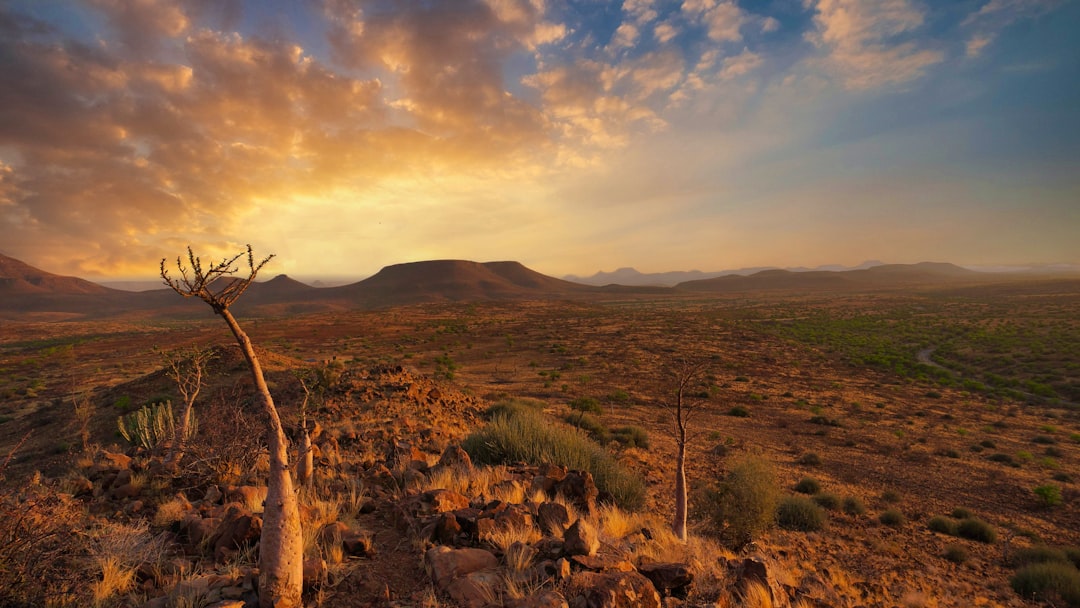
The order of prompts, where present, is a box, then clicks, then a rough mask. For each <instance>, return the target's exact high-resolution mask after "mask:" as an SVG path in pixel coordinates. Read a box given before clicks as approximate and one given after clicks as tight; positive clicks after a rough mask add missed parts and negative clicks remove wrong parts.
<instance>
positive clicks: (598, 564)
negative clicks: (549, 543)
mask: <svg viewBox="0 0 1080 608" xmlns="http://www.w3.org/2000/svg"><path fill="white" fill-rule="evenodd" d="M570 561H571V562H573V563H575V564H577V565H578V566H581V568H582V569H584V570H591V571H593V572H630V571H631V570H633V569H634V564H631V563H630V562H628V561H626V560H625V559H622V558H620V557H616V556H614V555H575V556H573V557H571V558H570Z"/></svg>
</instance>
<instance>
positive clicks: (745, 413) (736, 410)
mask: <svg viewBox="0 0 1080 608" xmlns="http://www.w3.org/2000/svg"><path fill="white" fill-rule="evenodd" d="M728 416H734V417H736V418H749V417H750V410H748V409H747V408H746V407H744V406H741V405H736V406H735V407H733V408H731V409H730V410H728Z"/></svg>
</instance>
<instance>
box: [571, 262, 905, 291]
mask: <svg viewBox="0 0 1080 608" xmlns="http://www.w3.org/2000/svg"><path fill="white" fill-rule="evenodd" d="M883 264H884V263H883V262H879V261H877V260H867V261H865V262H863V263H862V264H859V265H858V266H842V265H839V264H829V265H826V266H818V267H817V268H806V267H805V266H797V267H794V268H784V269H782V270H787V271H790V272H814V271H820V270H825V271H833V272H840V271H844V270H865V269H867V268H873V267H874V266H882V265H883ZM765 270H781V269H780V268H777V267H775V266H755V267H752V268H739V269H737V270H717V271H713V272H702V271H700V270H675V271H670V272H649V273H644V272H638V271H637V270H635V269H634V268H629V267H624V268H619V269H618V270H616V271H614V272H604V271H599V272H597V273H596V274H594V275H592V276H588V277H579V276H577V275H573V274H568V275H566V276H564V277H563V279H565V280H567V281H573V282H574V283H581V284H583V285H597V286H604V285H626V286H640V287H674V286H675V285H678V284H679V283H686V282H688V281H702V280H706V279H715V278H718V277H723V276H730V275H738V276H748V275H752V274H756V273H759V272H762V271H765Z"/></svg>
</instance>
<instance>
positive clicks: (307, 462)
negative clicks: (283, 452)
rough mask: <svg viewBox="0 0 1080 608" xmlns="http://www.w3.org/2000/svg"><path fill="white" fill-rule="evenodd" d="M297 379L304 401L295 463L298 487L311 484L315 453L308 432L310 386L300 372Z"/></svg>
mask: <svg viewBox="0 0 1080 608" xmlns="http://www.w3.org/2000/svg"><path fill="white" fill-rule="evenodd" d="M297 380H299V381H300V386H301V387H302V388H303V389H304V401H303V402H302V403H301V404H300V449H299V452H298V454H297V460H298V462H297V463H296V485H298V486H300V487H308V486H311V483H312V474H313V473H314V471H315V454H314V452H313V450H312V449H311V435H310V434H309V433H308V424H307V405H308V401H309V400H310V398H311V388H309V387H308V383H307V381H306V380H304V376H303V375H302V374H297Z"/></svg>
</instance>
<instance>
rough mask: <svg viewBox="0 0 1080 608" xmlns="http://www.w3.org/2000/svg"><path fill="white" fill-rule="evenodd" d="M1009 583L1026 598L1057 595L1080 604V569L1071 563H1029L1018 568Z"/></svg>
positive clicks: (1074, 604)
mask: <svg viewBox="0 0 1080 608" xmlns="http://www.w3.org/2000/svg"><path fill="white" fill-rule="evenodd" d="M1009 583H1010V584H1012V588H1013V590H1014V591H1016V593H1017V594H1019V595H1020V596H1021V597H1023V598H1025V599H1037V600H1050V599H1053V598H1054V596H1057V597H1060V598H1061V599H1062V600H1064V601H1065V603H1066V604H1068V605H1069V606H1080V571H1078V570H1077V569H1076V568H1074V567H1073V566H1071V565H1069V564H1061V563H1053V562H1049V563H1043V564H1029V565H1027V566H1024V567H1023V568H1020V569H1019V570H1017V571H1016V574H1014V575H1013V577H1012V578H1011V579H1010V580H1009Z"/></svg>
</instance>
